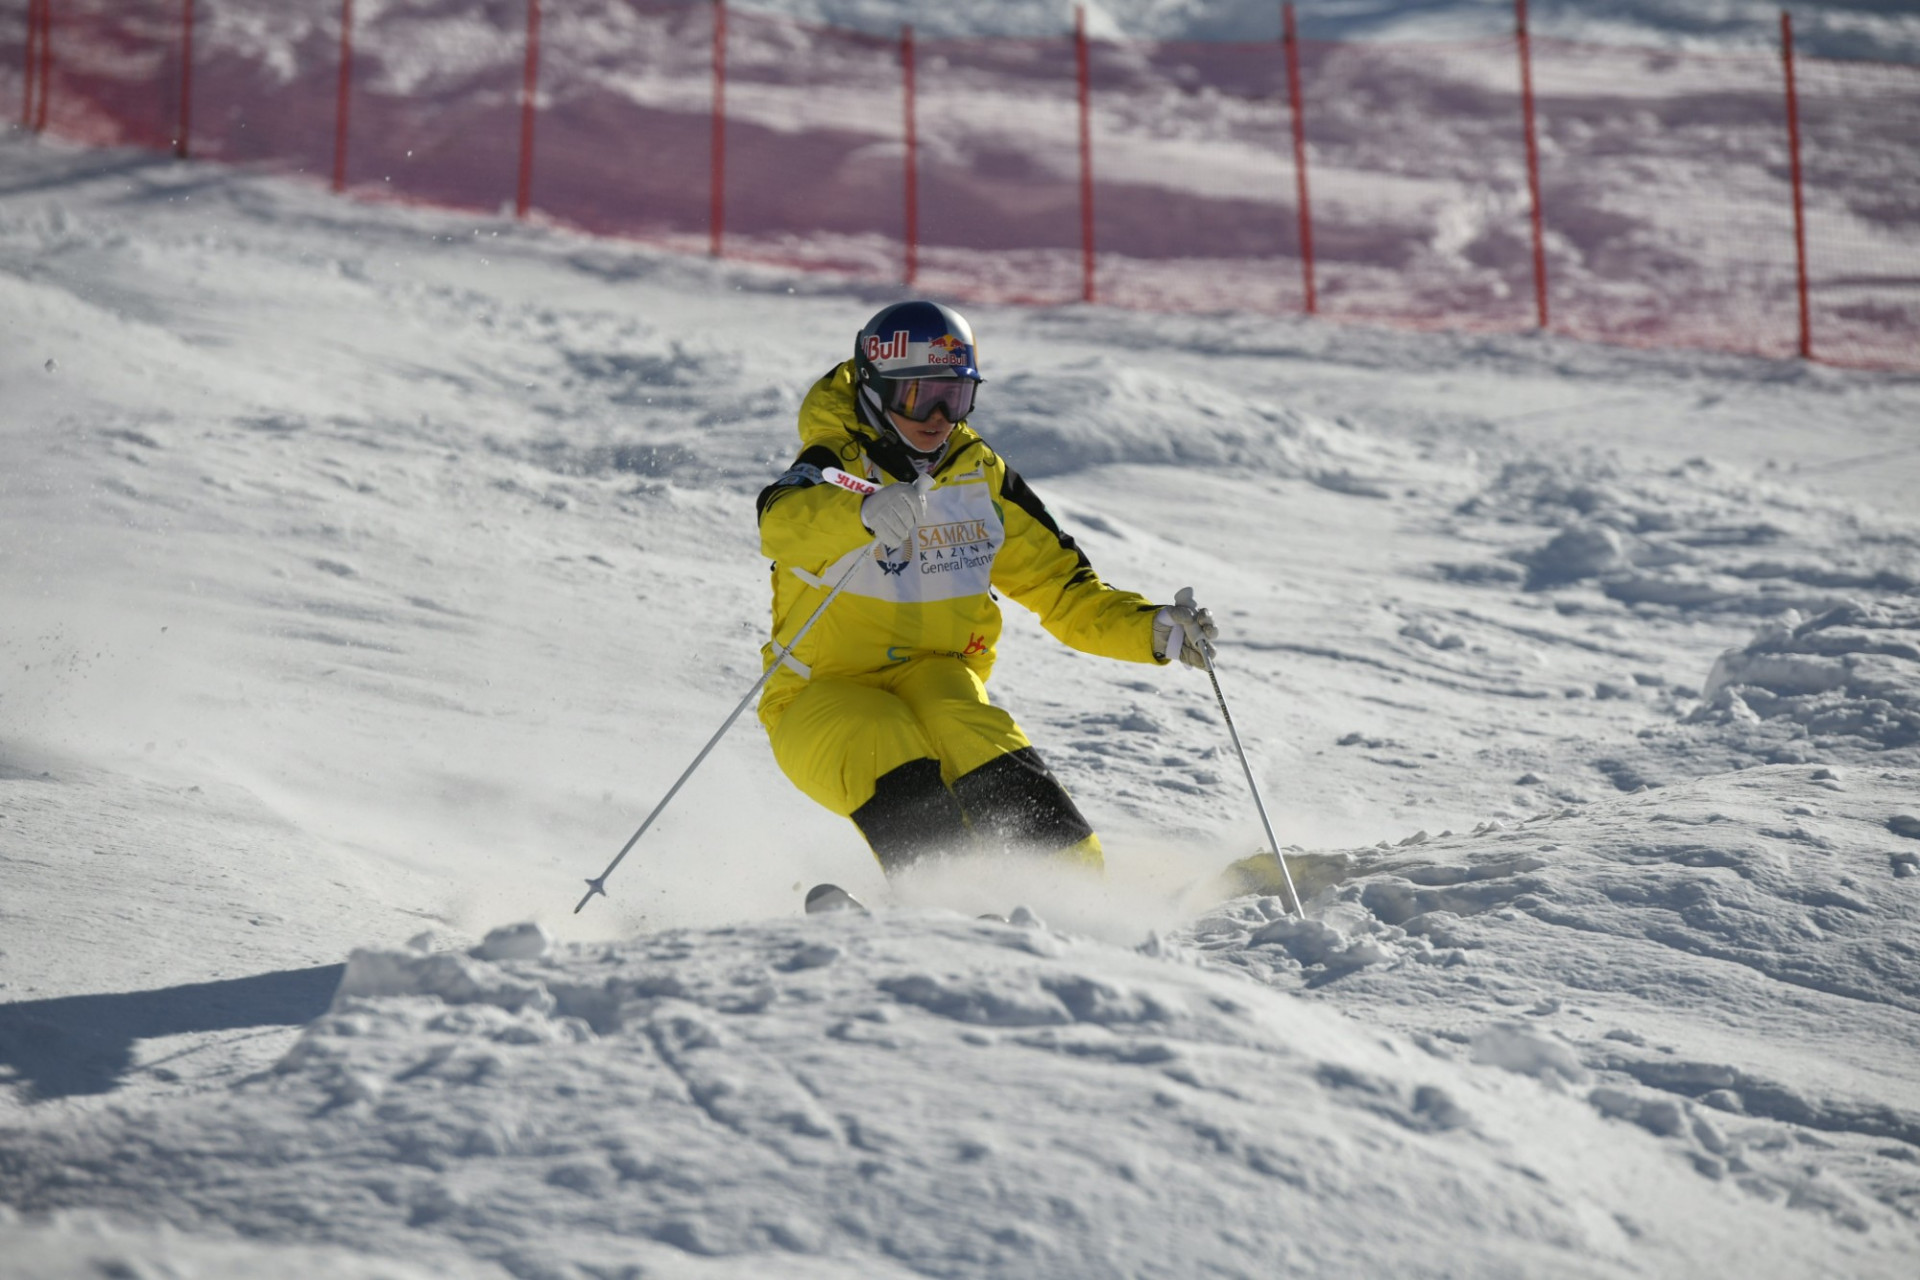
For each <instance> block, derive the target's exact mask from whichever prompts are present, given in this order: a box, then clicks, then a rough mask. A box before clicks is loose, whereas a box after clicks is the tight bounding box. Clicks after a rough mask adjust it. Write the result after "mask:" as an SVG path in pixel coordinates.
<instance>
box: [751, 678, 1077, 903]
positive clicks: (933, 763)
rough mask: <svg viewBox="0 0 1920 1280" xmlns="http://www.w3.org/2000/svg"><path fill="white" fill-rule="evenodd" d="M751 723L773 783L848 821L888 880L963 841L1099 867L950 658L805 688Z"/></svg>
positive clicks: (1033, 759)
mask: <svg viewBox="0 0 1920 1280" xmlns="http://www.w3.org/2000/svg"><path fill="white" fill-rule="evenodd" d="M761 719H762V721H763V723H765V724H766V726H767V735H768V738H769V739H770V740H771V742H772V744H773V756H774V759H775V760H776V761H777V762H778V763H779V765H780V769H781V772H783V773H785V774H786V775H787V777H788V778H789V779H791V780H792V782H793V784H794V785H795V786H797V787H799V788H800V790H801V791H803V792H805V793H806V794H807V795H808V796H810V797H811V798H812V799H813V800H814V801H815V802H817V803H818V804H820V805H822V806H824V807H825V808H827V809H829V810H831V811H833V812H834V813H837V814H840V815H842V816H844V817H849V818H852V819H853V820H854V822H855V824H856V825H857V826H859V827H860V829H861V832H862V833H863V834H864V835H865V836H866V837H867V840H868V843H869V844H870V845H872V847H873V850H874V854H875V856H876V857H877V858H879V860H880V863H881V865H882V866H883V867H885V868H886V869H887V870H889V871H891V870H894V869H896V868H897V867H898V866H900V865H904V864H905V863H907V862H911V861H913V860H914V859H915V858H917V857H919V856H921V855H922V854H924V853H928V852H942V853H946V852H956V851H958V850H957V848H956V847H955V846H957V845H959V844H960V843H962V842H963V841H964V840H965V839H966V838H967V837H968V836H969V834H970V833H971V835H973V836H979V837H984V838H987V839H990V840H994V841H997V842H1000V843H1005V844H1009V845H1019V846H1023V847H1029V848H1034V849H1037V850H1043V851H1045V852H1049V853H1060V854H1065V855H1066V856H1068V857H1070V858H1072V859H1074V860H1076V861H1080V862H1085V863H1090V864H1092V865H1093V866H1096V867H1097V866H1099V865H1100V861H1101V855H1100V841H1099V838H1098V837H1097V836H1095V835H1094V834H1093V831H1092V829H1091V828H1090V827H1089V826H1087V824H1086V820H1085V819H1084V818H1082V817H1081V815H1080V813H1079V811H1078V809H1076V808H1075V807H1074V805H1073V802H1072V800H1071V799H1069V798H1068V796H1067V794H1066V791H1065V790H1064V789H1063V788H1062V787H1061V786H1060V784H1059V783H1058V782H1057V781H1056V780H1055V779H1054V777H1053V775H1052V774H1051V773H1050V772H1049V771H1048V770H1047V768H1046V766H1045V765H1044V764H1043V763H1041V761H1040V758H1039V755H1038V753H1036V752H1035V751H1034V749H1033V745H1032V743H1031V742H1029V741H1028V739H1027V735H1026V734H1025V733H1023V732H1022V731H1021V729H1020V726H1019V725H1018V724H1016V723H1014V720H1013V717H1012V716H1010V715H1008V714H1007V713H1006V712H1005V711H1004V710H1002V709H1001V708H999V707H996V706H994V705H993V704H992V703H991V702H989V701H987V691H986V686H985V685H984V684H983V683H982V682H981V680H980V677H979V675H978V674H977V673H976V672H975V671H974V670H973V668H972V667H970V666H968V665H967V664H966V663H965V662H963V661H962V660H960V659H959V658H956V657H947V656H944V655H927V656H920V657H915V658H913V659H911V660H909V661H907V662H903V663H900V664H899V665H898V666H893V667H887V668H884V669H882V670H880V671H876V672H873V673H871V674H867V675H862V676H859V677H831V676H829V677H821V678H816V679H813V680H810V681H808V682H807V684H806V685H805V686H804V687H803V688H801V689H800V691H799V692H798V693H796V694H795V695H793V697H792V698H791V699H788V700H785V701H784V704H782V705H770V706H767V707H764V708H763V709H762V711H761Z"/></svg>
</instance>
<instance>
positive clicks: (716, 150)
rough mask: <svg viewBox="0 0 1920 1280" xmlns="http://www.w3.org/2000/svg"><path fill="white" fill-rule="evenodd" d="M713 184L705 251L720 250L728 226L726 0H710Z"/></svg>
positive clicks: (712, 252)
mask: <svg viewBox="0 0 1920 1280" xmlns="http://www.w3.org/2000/svg"><path fill="white" fill-rule="evenodd" d="M709 176H710V179H711V181H712V184H713V189H712V191H711V193H710V207H709V210H708V214H707V229H708V236H709V242H708V245H707V251H708V252H709V253H711V254H712V255H713V256H714V257H716V258H718V257H720V256H721V254H720V250H721V245H722V241H723V238H724V237H725V235H726V227H727V0H713V161H712V167H711V170H710V173H709Z"/></svg>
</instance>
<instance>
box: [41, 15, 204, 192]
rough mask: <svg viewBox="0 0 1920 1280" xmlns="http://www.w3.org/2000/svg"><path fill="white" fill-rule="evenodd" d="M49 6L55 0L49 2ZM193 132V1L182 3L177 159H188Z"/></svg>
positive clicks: (175, 144) (176, 137) (175, 141)
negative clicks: (188, 141) (188, 140)
mask: <svg viewBox="0 0 1920 1280" xmlns="http://www.w3.org/2000/svg"><path fill="white" fill-rule="evenodd" d="M47 2H48V3H49V4H51V3H52V2H53V0H47ZM192 132H193V0H181V3H180V131H179V133H178V134H177V135H176V136H175V137H174V139H173V154H174V156H175V158H177V159H180V160H185V159H186V158H187V139H188V136H189V135H190V134H192Z"/></svg>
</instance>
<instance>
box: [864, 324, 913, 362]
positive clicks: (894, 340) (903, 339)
mask: <svg viewBox="0 0 1920 1280" xmlns="http://www.w3.org/2000/svg"><path fill="white" fill-rule="evenodd" d="M912 345H913V338H912V336H911V335H910V334H908V333H907V331H906V330H905V329H895V330H894V331H893V336H892V337H891V338H882V337H881V336H880V335H879V334H877V333H870V334H868V335H867V359H869V360H874V361H879V360H904V359H906V358H907V348H908V347H910V346H912Z"/></svg>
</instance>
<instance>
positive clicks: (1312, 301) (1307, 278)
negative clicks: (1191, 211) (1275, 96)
mask: <svg viewBox="0 0 1920 1280" xmlns="http://www.w3.org/2000/svg"><path fill="white" fill-rule="evenodd" d="M1280 26H1281V31H1282V33H1283V35H1282V42H1283V43H1284V44H1285V45H1286V51H1287V104H1288V108H1289V112H1290V114H1291V116H1292V118H1293V187H1294V194H1295V196H1296V198H1297V199H1298V201H1299V204H1300V278H1301V280H1302V282H1303V283H1304V284H1305V286H1306V291H1307V314H1308V315H1313V314H1314V313H1315V312H1317V311H1319V310H1320V300H1319V298H1318V297H1317V296H1316V295H1315V293H1314V288H1313V204H1312V202H1311V201H1309V200H1308V199H1307V117H1306V112H1305V111H1304V110H1303V108H1302V105H1301V92H1300V35H1299V31H1298V29H1297V28H1296V27H1295V26H1294V23H1293V4H1292V0H1288V3H1286V4H1284V5H1282V6H1280Z"/></svg>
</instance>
